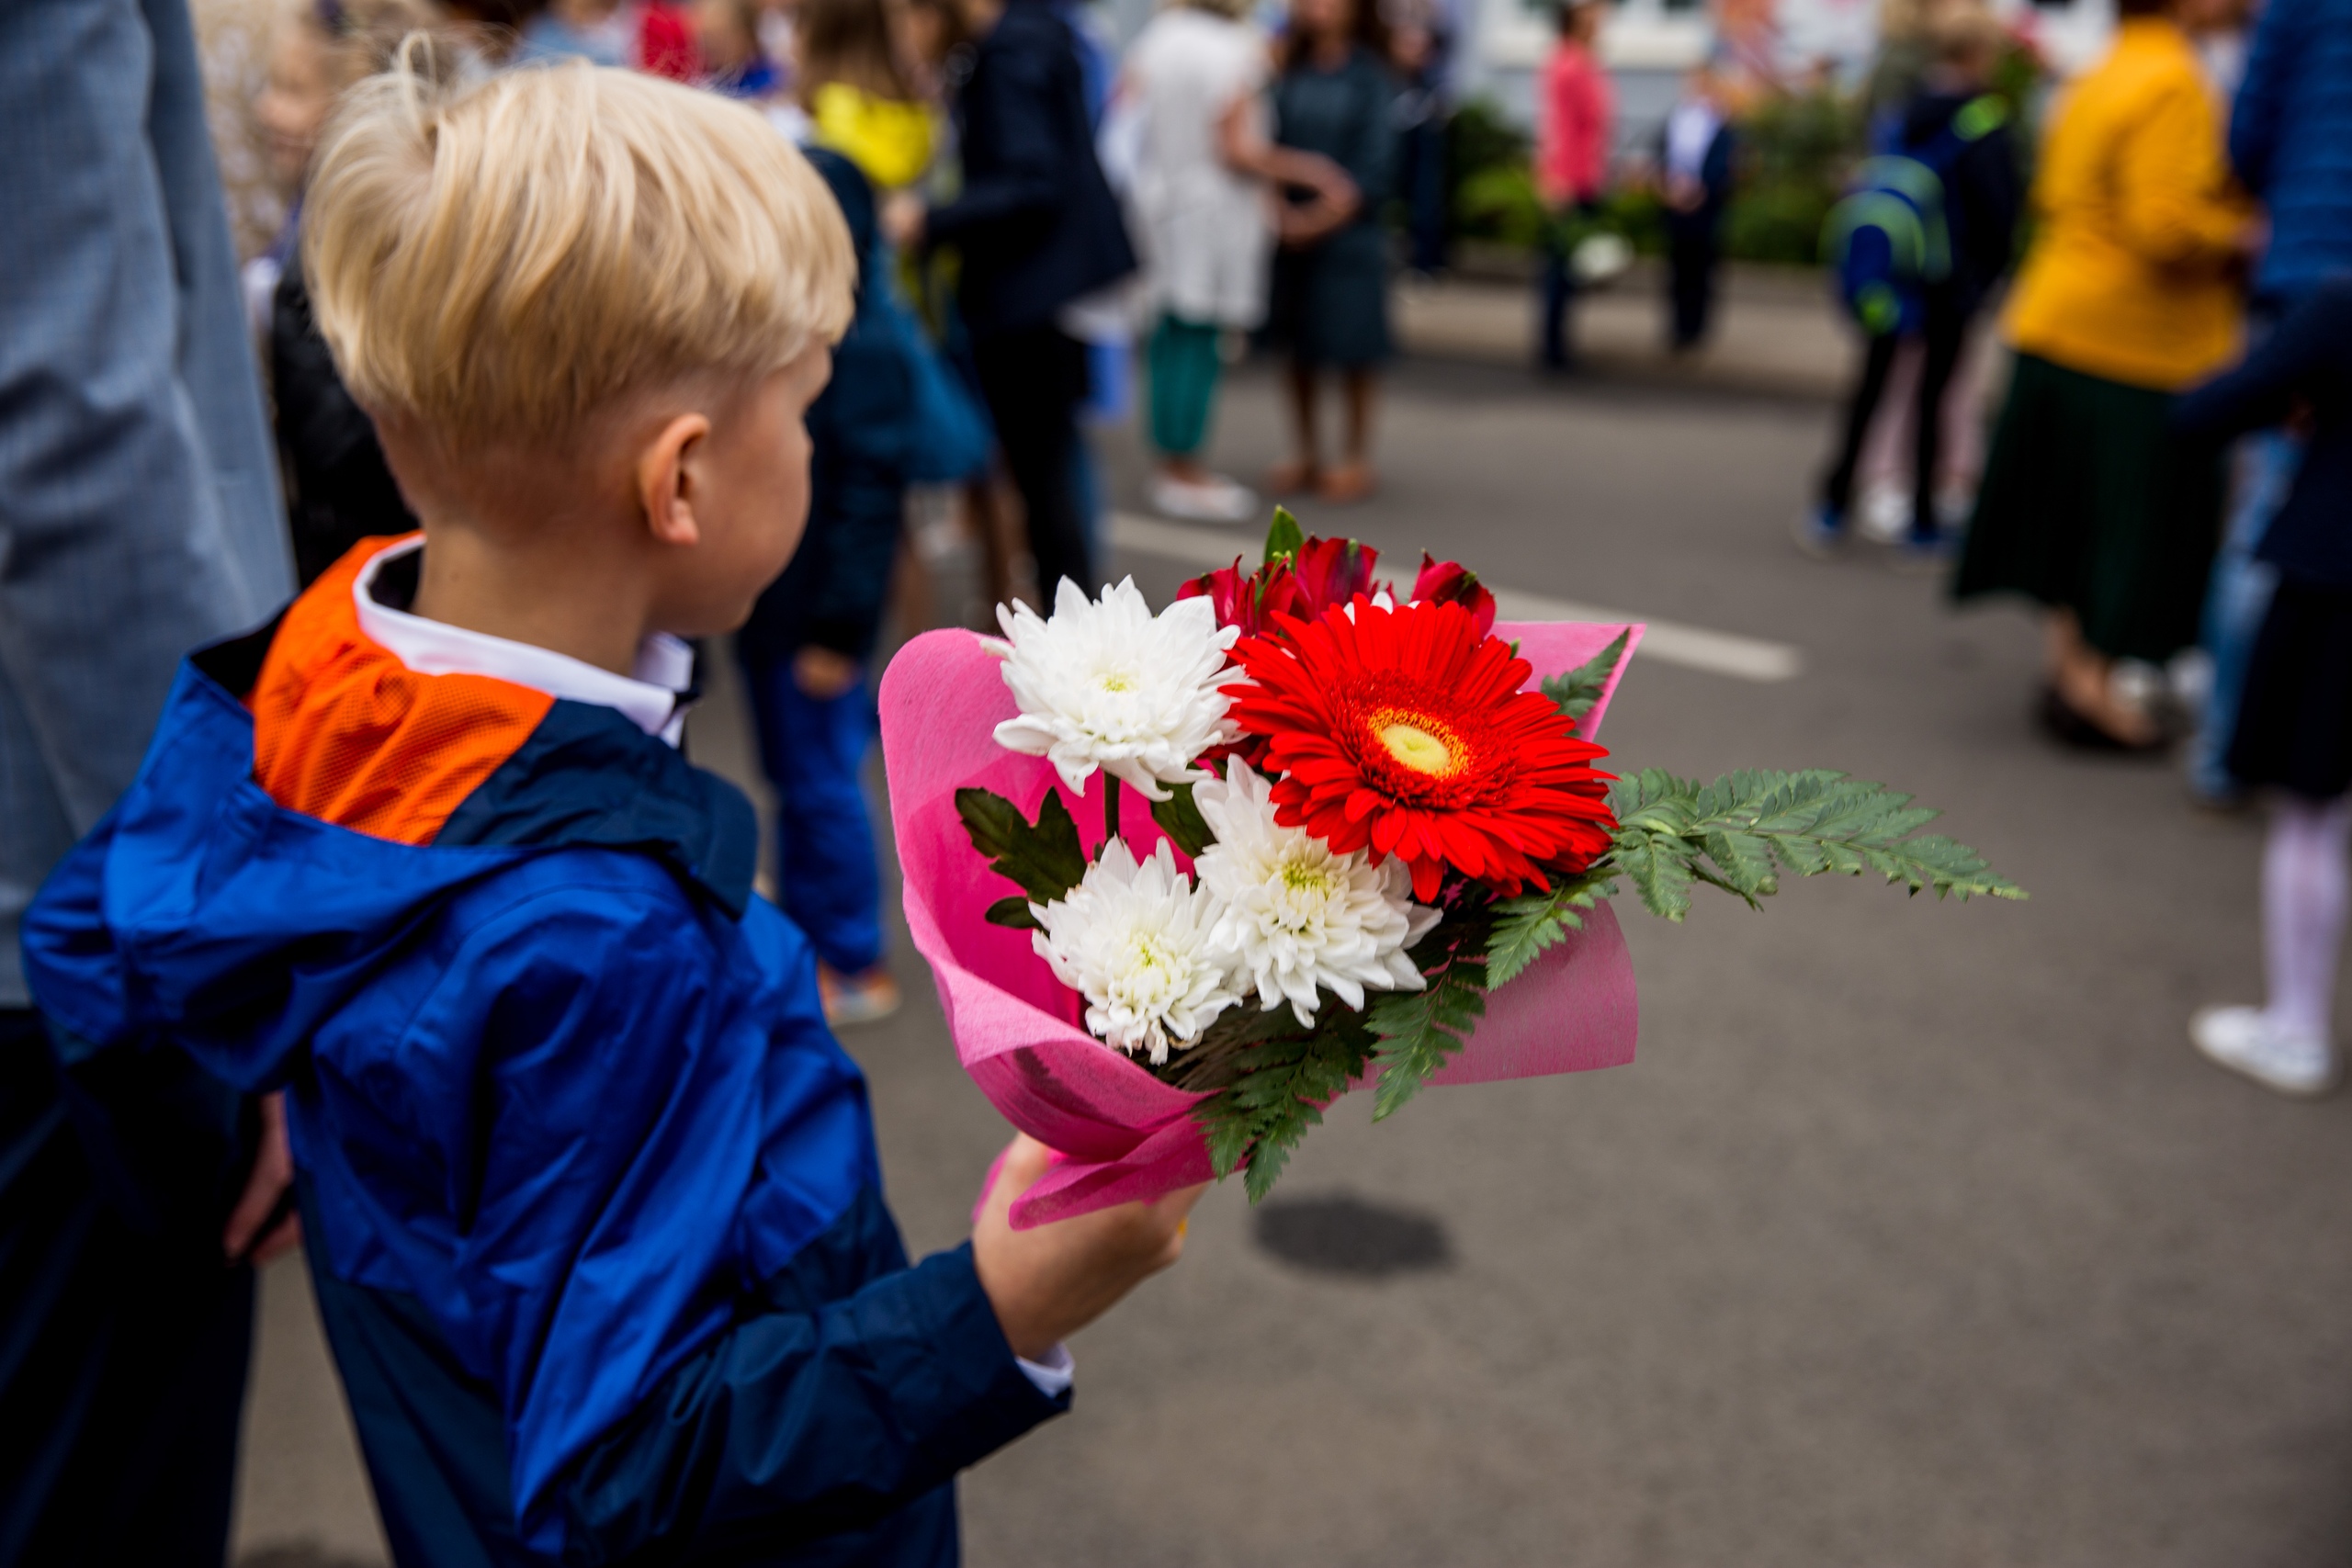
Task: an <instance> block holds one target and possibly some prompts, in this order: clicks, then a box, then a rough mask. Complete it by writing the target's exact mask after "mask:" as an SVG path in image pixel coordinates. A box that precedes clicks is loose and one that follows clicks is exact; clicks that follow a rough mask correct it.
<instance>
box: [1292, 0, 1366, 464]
mask: <svg viewBox="0 0 2352 1568" xmlns="http://www.w3.org/2000/svg"><path fill="white" fill-rule="evenodd" d="M1276 57H1277V66H1278V71H1277V74H1276V76H1275V80H1274V95H1273V97H1274V140H1275V141H1277V142H1279V143H1280V144H1281V145H1283V146H1284V147H1292V148H1296V149H1298V150H1299V151H1301V152H1312V153H1315V154H1317V156H1319V157H1323V158H1328V159H1329V160H1330V161H1331V163H1332V164H1336V165H1337V166H1338V167H1339V168H1340V171H1341V172H1342V173H1343V174H1345V175H1347V179H1348V185H1349V186H1350V187H1351V188H1348V189H1346V190H1342V191H1340V192H1338V193H1336V194H1328V193H1327V194H1319V195H1316V196H1312V197H1308V196H1306V195H1304V194H1302V193H1299V192H1295V191H1294V192H1290V193H1287V195H1286V197H1285V199H1284V201H1283V205H1282V207H1281V208H1280V209H1279V210H1278V213H1277V217H1276V220H1275V237H1276V240H1277V242H1278V243H1279V244H1280V246H1281V249H1280V250H1279V251H1278V252H1277V253H1276V254H1275V256H1274V277H1273V299H1272V307H1271V309H1270V310H1269V312H1268V317H1267V335H1268V336H1269V337H1270V338H1271V339H1272V341H1273V342H1274V343H1276V344H1280V345H1281V346H1282V347H1283V349H1284V350H1286V351H1287V353H1288V355H1289V357H1290V364H1289V369H1288V379H1289V382H1290V402H1291V418H1292V423H1293V425H1294V428H1295V434H1296V439H1297V443H1298V456H1297V457H1296V458H1295V459H1294V460H1293V461H1291V462H1288V463H1285V464H1283V466H1282V467H1280V468H1276V469H1275V470H1274V472H1273V474H1272V476H1271V478H1270V479H1269V482H1270V483H1271V484H1272V488H1273V490H1274V491H1275V492H1276V493H1277V494H1289V493H1295V492H1297V491H1314V492H1315V493H1316V494H1317V495H1318V496H1320V497H1321V498H1322V499H1323V500H1325V501H1329V502H1342V503H1344V502H1355V501H1362V500H1363V499H1364V498H1365V497H1366V496H1369V495H1370V494H1372V492H1373V491H1374V490H1375V489H1376V488H1378V482H1379V481H1378V479H1376V478H1375V476H1374V472H1373V467H1372V421H1373V412H1374V399H1375V396H1376V394H1377V390H1378V378H1379V372H1380V367H1381V365H1382V364H1383V363H1385V361H1386V360H1387V358H1388V356H1389V355H1390V353H1391V352H1392V341H1391V338H1390V335H1389V328H1388V236H1387V231H1386V228H1385V225H1384V224H1383V223H1382V221H1381V209H1382V207H1383V206H1384V205H1385V203H1386V201H1387V199H1388V196H1389V193H1390V191H1391V190H1392V189H1394V188H1395V176H1396V164H1397V130H1396V121H1395V118H1394V116H1393V114H1392V112H1391V111H1392V109H1393V107H1394V105H1395V103H1396V99H1397V80H1396V78H1395V76H1394V75H1392V74H1391V73H1390V72H1389V69H1388V30H1387V28H1386V26H1385V24H1384V23H1383V22H1382V20H1381V17H1380V12H1379V9H1378V7H1377V6H1376V5H1375V4H1374V0H1292V5H1291V12H1290V28H1289V30H1288V32H1286V33H1285V34H1284V35H1283V39H1282V42H1281V44H1280V46H1279V47H1278V49H1277V51H1276ZM1326 370H1336V371H1338V372H1339V373H1340V382H1341V385H1342V386H1343V387H1344V389H1345V394H1346V400H1347V425H1346V432H1347V433H1346V437H1345V442H1344V445H1343V446H1342V447H1341V452H1342V454H1343V455H1342V457H1341V458H1340V465H1339V466H1338V467H1337V468H1331V469H1329V470H1328V471H1327V470H1326V469H1325V468H1324V467H1323V457H1322V445H1321V437H1320V434H1319V432H1318V429H1317V425H1318V421H1317V391H1318V383H1319V381H1320V378H1321V377H1322V375H1323V373H1324V372H1325V371H1326Z"/></svg>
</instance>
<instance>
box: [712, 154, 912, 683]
mask: <svg viewBox="0 0 2352 1568" xmlns="http://www.w3.org/2000/svg"><path fill="white" fill-rule="evenodd" d="M807 152H808V155H809V163H810V164H813V165H815V167H816V170H817V172H818V173H819V174H820V175H823V176H824V179H825V184H826V185H827V186H830V187H831V190H832V193H833V199H834V201H835V202H837V203H838V204H839V205H840V207H841V209H842V219H843V220H845V221H846V222H847V223H848V225H849V237H850V244H851V245H852V246H853V247H854V249H855V251H856V253H857V256H858V268H857V310H856V312H855V314H854V315H853V316H852V317H851V319H850V323H849V330H848V331H846V332H844V333H842V339H841V341H840V342H839V343H837V344H834V345H833V376H832V379H831V380H830V381H828V382H826V383H825V389H824V391H823V392H821V393H820V394H819V396H818V398H817V400H816V401H815V402H814V403H811V404H810V405H809V414H808V420H807V423H808V427H809V453H810V456H809V525H808V527H807V529H806V530H805V531H804V532H803V533H802V534H801V536H800V547H799V548H798V549H797V550H795V551H793V552H792V560H791V563H790V564H789V565H787V566H786V568H785V569H784V573H783V575H782V576H780V577H778V578H777V579H776V581H775V582H774V583H772V584H770V585H769V587H768V590H767V592H764V593H763V594H762V595H760V600H759V603H758V604H757V605H756V606H755V607H754V608H753V609H752V618H751V620H750V622H749V623H747V624H746V625H745V626H744V627H743V629H742V631H741V633H740V634H738V636H737V637H736V648H737V649H738V651H739V652H741V655H742V656H743V657H744V658H745V659H747V660H752V661H753V662H754V663H755V664H776V663H781V662H782V661H784V660H787V659H790V658H791V657H792V655H793V654H794V653H795V652H797V650H798V649H800V648H802V647H803V646H804V645H806V644H809V643H815V644H817V645H818V646H820V647H823V648H829V649H833V650H834V651H835V652H838V653H843V654H847V655H848V656H849V657H850V658H852V659H856V660H865V659H867V658H870V657H871V656H872V654H873V652H874V643H875V639H876V637H878V636H879V635H880V633H881V629H882V612H883V609H884V606H885V603H886V601H887V600H888V597H889V592H890V573H891V569H892V568H893V567H894V566H896V565H897V564H898V558H899V532H900V522H901V520H902V518H903V516H904V514H905V510H906V493H907V485H908V483H909V479H908V473H909V469H910V465H911V464H912V461H913V457H914V445H915V442H916V441H917V440H918V439H920V436H921V432H920V431H919V430H918V428H917V421H918V417H919V415H918V411H917V408H916V403H915V386H914V367H913V365H912V362H911V360H910V355H909V353H908V350H907V348H906V346H905V344H904V340H903V337H902V334H903V333H905V332H908V331H910V330H912V328H911V324H910V323H906V322H904V321H901V320H900V319H899V316H898V314H897V312H898V311H899V310H900V309H901V308H900V307H899V305H898V303H897V301H896V300H894V299H892V298H891V296H890V276H889V264H890V259H891V257H890V252H889V250H888V247H887V246H885V245H884V244H883V243H882V242H881V237H880V234H879V232H878V231H877V229H876V224H875V212H874V187H873V186H871V185H870V184H868V183H867V181H866V178H865V175H862V174H860V173H859V172H858V169H857V165H856V164H853V163H851V162H850V161H849V160H848V159H847V158H844V157H842V155H841V154H840V153H838V152H831V151H830V150H828V149H826V148H822V147H811V148H809V149H807Z"/></svg>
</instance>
